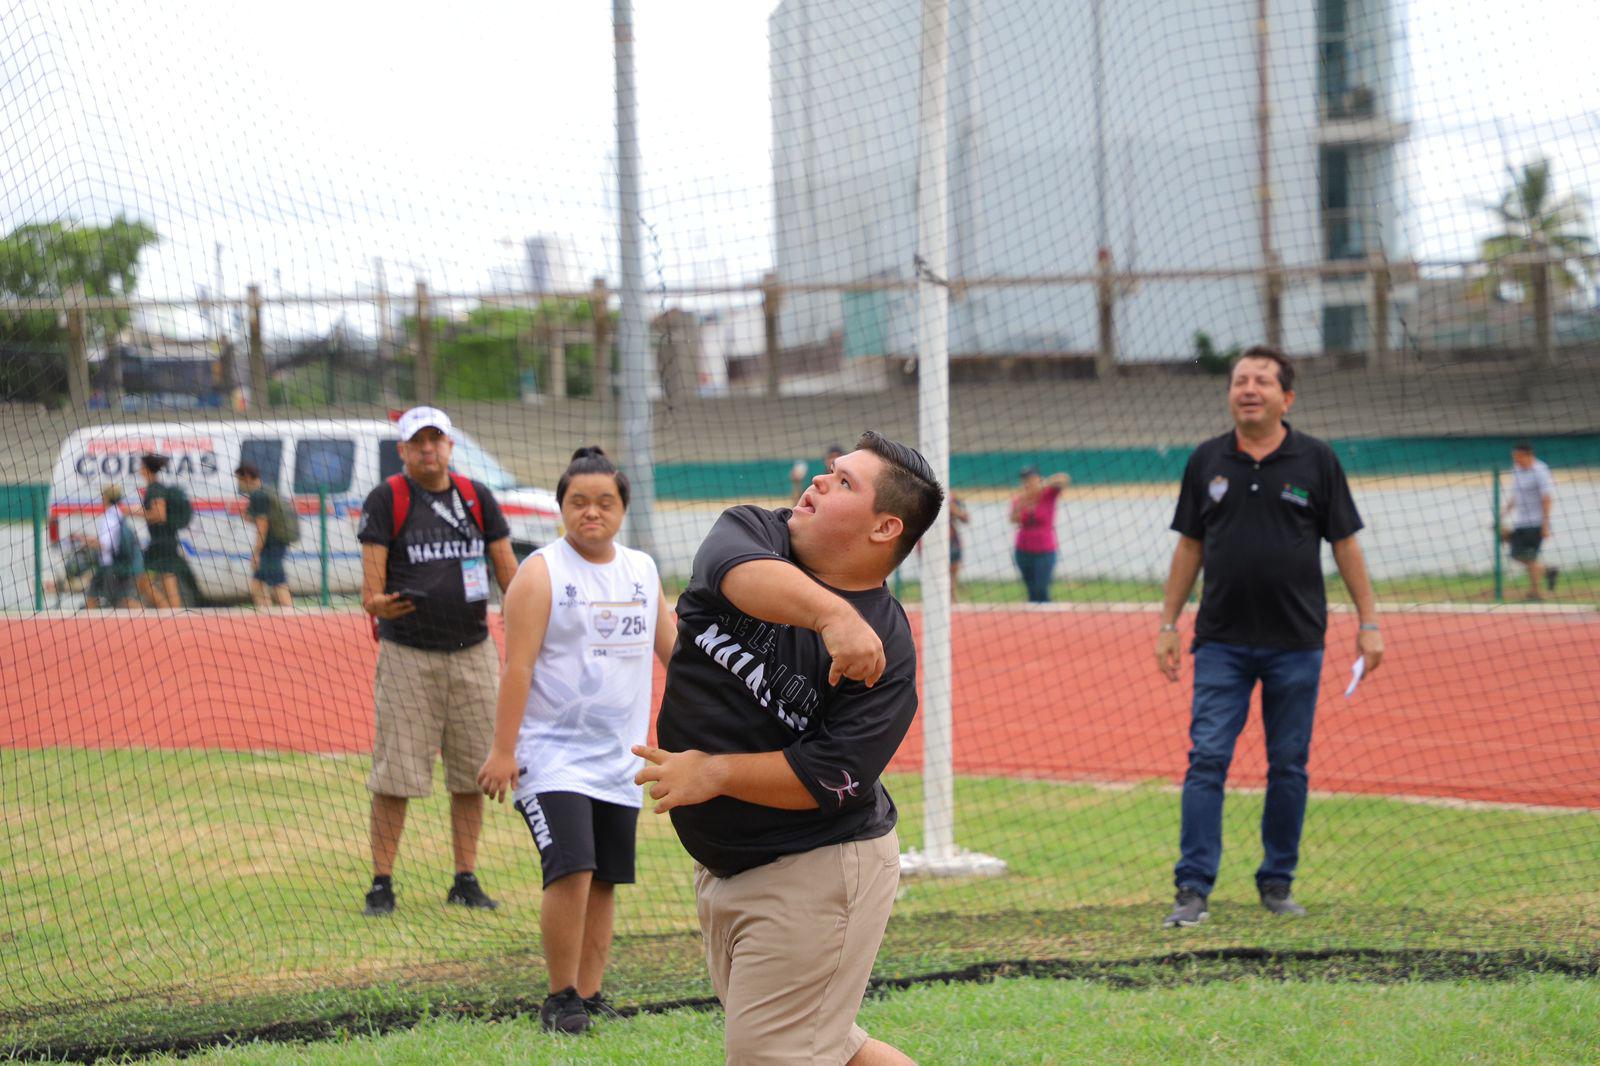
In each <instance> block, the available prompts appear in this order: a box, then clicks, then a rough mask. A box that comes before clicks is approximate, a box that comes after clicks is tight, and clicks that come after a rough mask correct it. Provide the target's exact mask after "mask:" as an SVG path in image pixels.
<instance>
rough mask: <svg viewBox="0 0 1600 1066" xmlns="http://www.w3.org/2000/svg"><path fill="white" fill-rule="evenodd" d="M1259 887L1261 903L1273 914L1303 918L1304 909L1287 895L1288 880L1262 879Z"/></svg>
mask: <svg viewBox="0 0 1600 1066" xmlns="http://www.w3.org/2000/svg"><path fill="white" fill-rule="evenodd" d="M1260 888H1261V905H1262V906H1263V907H1265V908H1267V910H1269V911H1271V912H1272V913H1273V914H1282V915H1286V916H1288V917H1290V918H1304V917H1305V916H1306V909H1305V908H1304V907H1302V906H1300V904H1298V903H1296V902H1295V901H1294V897H1293V896H1291V895H1289V882H1287V881H1263V882H1261V885H1260Z"/></svg>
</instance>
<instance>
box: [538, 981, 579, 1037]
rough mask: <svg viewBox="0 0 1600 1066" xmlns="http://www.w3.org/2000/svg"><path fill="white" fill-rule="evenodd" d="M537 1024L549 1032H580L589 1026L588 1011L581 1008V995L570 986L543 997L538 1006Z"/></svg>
mask: <svg viewBox="0 0 1600 1066" xmlns="http://www.w3.org/2000/svg"><path fill="white" fill-rule="evenodd" d="M539 1024H540V1025H542V1026H544V1028H545V1031H546V1032H549V1033H582V1032H585V1031H586V1030H587V1029H588V1028H589V1012H588V1011H586V1010H584V1009H583V997H582V996H580V995H578V990H577V989H576V988H573V987H571V986H568V987H566V988H563V989H562V990H561V991H559V992H552V993H550V995H548V996H546V997H544V1006H542V1007H540V1008H539Z"/></svg>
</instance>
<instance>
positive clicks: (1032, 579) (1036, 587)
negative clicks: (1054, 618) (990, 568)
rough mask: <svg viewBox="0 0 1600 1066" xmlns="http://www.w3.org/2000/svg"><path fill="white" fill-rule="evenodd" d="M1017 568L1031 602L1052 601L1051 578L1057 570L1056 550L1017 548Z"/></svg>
mask: <svg viewBox="0 0 1600 1066" xmlns="http://www.w3.org/2000/svg"><path fill="white" fill-rule="evenodd" d="M1016 559H1017V569H1018V570H1020V571H1021V572H1022V584H1023V586H1024V587H1026V588H1027V590H1028V602H1029V603H1049V602H1050V578H1051V577H1052V576H1053V575H1054V574H1055V572H1056V553H1055V552H1025V551H1023V550H1022V549H1021V548H1018V549H1016Z"/></svg>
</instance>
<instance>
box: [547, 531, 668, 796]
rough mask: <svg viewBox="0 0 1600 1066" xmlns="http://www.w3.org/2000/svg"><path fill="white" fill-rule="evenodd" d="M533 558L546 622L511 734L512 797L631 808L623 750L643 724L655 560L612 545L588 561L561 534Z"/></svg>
mask: <svg viewBox="0 0 1600 1066" xmlns="http://www.w3.org/2000/svg"><path fill="white" fill-rule="evenodd" d="M535 554H537V555H538V556H540V557H541V558H543V559H544V561H545V565H546V566H547V567H549V568H550V625H549V627H548V628H547V629H546V630H545V635H544V647H543V648H542V649H541V650H540V652H539V658H538V660H537V661H536V662H535V663H534V664H533V685H532V687H531V688H530V689H529V690H528V703H527V706H526V707H525V708H524V709H523V712H522V729H521V731H520V732H519V733H518V734H517V765H518V766H519V767H521V768H522V779H521V781H520V783H519V784H518V787H517V798H518V799H526V798H527V797H528V796H530V795H532V794H533V793H536V792H578V793H582V794H583V795H585V796H589V797H590V798H592V799H598V800H604V801H606V802H608V803H620V804H622V805H624V806H628V807H638V806H640V805H641V804H642V790H641V789H640V787H639V786H638V785H635V784H634V783H633V775H634V774H636V773H637V772H638V771H639V767H640V766H642V765H643V761H642V760H641V759H639V757H638V756H636V755H634V754H633V753H632V752H630V751H629V750H628V749H629V748H630V747H632V746H633V745H635V744H643V743H644V742H645V737H646V734H647V733H648V732H649V729H650V680H651V659H652V658H653V657H654V655H655V641H656V616H657V614H658V612H659V611H660V609H661V607H660V604H659V602H658V597H659V596H660V595H661V578H660V577H659V576H658V574H657V573H656V564H655V560H653V559H651V558H650V556H648V555H646V554H645V553H644V552H642V551H637V550H635V549H633V548H626V547H623V546H622V545H621V544H618V545H616V555H615V556H614V557H613V558H612V560H611V561H610V562H609V563H591V562H589V561H588V560H587V559H585V558H584V557H583V556H581V555H579V554H578V552H577V550H576V549H575V548H573V547H572V545H571V544H568V543H567V539H566V538H565V537H562V538H561V539H560V540H558V541H556V542H555V543H553V544H547V545H545V546H544V547H543V548H540V549H539V550H538V552H536V553H535Z"/></svg>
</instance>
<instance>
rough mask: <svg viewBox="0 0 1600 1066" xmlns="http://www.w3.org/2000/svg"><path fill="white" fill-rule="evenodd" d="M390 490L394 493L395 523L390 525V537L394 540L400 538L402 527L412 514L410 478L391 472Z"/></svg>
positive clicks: (393, 516) (393, 517) (393, 514)
mask: <svg viewBox="0 0 1600 1066" xmlns="http://www.w3.org/2000/svg"><path fill="white" fill-rule="evenodd" d="M389 491H391V492H392V493H394V510H393V513H392V515H391V517H392V519H393V520H394V525H392V526H390V527H389V539H390V541H391V542H393V541H395V540H398V539H399V538H400V527H402V526H404V525H405V524H406V518H407V517H408V516H409V515H410V514H411V481H410V479H408V478H407V477H406V476H405V475H404V474H391V475H390V476H389Z"/></svg>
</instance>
